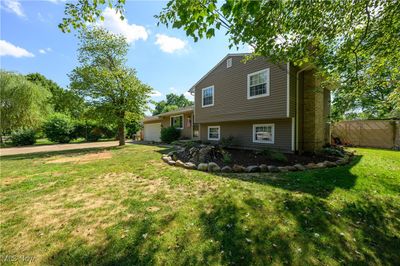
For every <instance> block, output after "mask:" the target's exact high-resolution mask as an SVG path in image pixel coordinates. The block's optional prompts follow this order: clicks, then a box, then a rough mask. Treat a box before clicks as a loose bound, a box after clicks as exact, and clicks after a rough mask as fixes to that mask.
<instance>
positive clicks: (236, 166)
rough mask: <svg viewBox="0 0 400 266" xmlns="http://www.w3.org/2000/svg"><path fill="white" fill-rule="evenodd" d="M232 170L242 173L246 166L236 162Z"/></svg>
mask: <svg viewBox="0 0 400 266" xmlns="http://www.w3.org/2000/svg"><path fill="white" fill-rule="evenodd" d="M232 170H233V172H235V173H242V172H244V171H245V170H246V168H245V167H244V166H242V165H238V164H234V165H233V168H232Z"/></svg>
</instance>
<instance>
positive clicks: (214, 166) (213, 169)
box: [208, 162, 221, 172]
mask: <svg viewBox="0 0 400 266" xmlns="http://www.w3.org/2000/svg"><path fill="white" fill-rule="evenodd" d="M219 171H221V167H219V166H218V164H216V163H214V162H210V163H208V172H219Z"/></svg>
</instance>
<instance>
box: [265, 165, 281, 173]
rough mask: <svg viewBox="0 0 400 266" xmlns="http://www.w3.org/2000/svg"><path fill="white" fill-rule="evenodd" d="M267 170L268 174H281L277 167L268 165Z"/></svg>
mask: <svg viewBox="0 0 400 266" xmlns="http://www.w3.org/2000/svg"><path fill="white" fill-rule="evenodd" d="M267 168H268V172H271V173H278V172H279V169H278V167H276V166H275V165H268V166H267Z"/></svg>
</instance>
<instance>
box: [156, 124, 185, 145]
mask: <svg viewBox="0 0 400 266" xmlns="http://www.w3.org/2000/svg"><path fill="white" fill-rule="evenodd" d="M180 136H181V131H180V130H179V129H177V128H175V127H163V128H162V129H161V141H162V142H165V143H171V142H173V141H175V140H178V139H179V137H180Z"/></svg>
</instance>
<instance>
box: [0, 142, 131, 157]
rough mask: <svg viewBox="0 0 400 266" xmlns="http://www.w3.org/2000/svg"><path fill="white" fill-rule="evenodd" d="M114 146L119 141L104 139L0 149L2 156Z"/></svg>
mask: <svg viewBox="0 0 400 266" xmlns="http://www.w3.org/2000/svg"><path fill="white" fill-rule="evenodd" d="M127 144H128V143H127ZM114 146H118V141H103V142H91V143H76V144H55V145H42V146H29V147H13V148H3V149H0V156H5V155H16V154H27V153H36V152H52V151H66V150H79V149H88V148H108V147H114Z"/></svg>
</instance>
